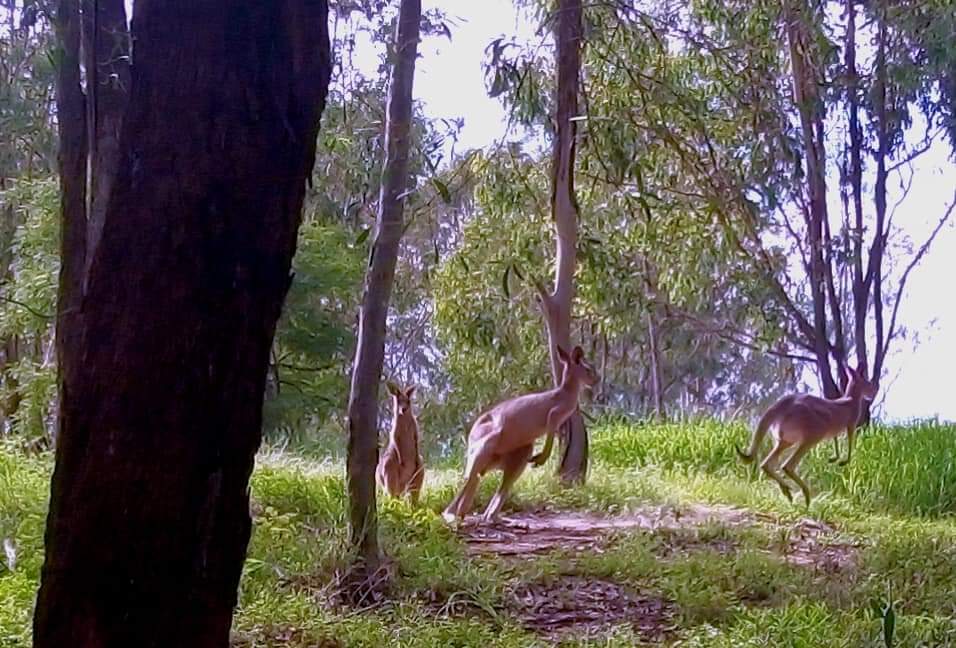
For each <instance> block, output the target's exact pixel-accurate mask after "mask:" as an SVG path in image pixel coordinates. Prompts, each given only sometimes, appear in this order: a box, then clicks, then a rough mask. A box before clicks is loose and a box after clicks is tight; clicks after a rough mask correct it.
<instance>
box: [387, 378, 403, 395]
mask: <svg viewBox="0 0 956 648" xmlns="http://www.w3.org/2000/svg"><path fill="white" fill-rule="evenodd" d="M385 388H386V389H388V391H389V392H390V393H391V394H392V395H393V396H398V395H399V394H401V393H402V390H401V389H399V388H398V385H396V384H395V383H393V382H392V381H391V380H388V381H386V382H385Z"/></svg>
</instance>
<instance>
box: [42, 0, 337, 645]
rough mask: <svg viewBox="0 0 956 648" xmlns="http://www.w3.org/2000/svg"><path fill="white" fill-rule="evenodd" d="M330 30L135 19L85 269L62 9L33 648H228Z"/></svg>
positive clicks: (72, 49)
mask: <svg viewBox="0 0 956 648" xmlns="http://www.w3.org/2000/svg"><path fill="white" fill-rule="evenodd" d="M326 21H327V7H326V3H325V2H324V1H323V0H223V1H220V2H197V1H196V0H167V1H166V2H142V3H139V4H138V5H137V7H136V16H135V19H134V22H133V25H132V33H133V39H134V42H135V51H134V56H135V65H134V66H133V67H132V70H131V76H132V79H131V84H130V93H129V99H128V102H127V104H126V107H125V111H124V112H125V114H124V115H123V119H122V130H121V136H120V138H119V142H118V152H117V155H116V156H115V159H116V161H117V163H116V167H115V169H113V170H112V171H114V172H115V175H114V177H113V182H112V185H111V189H110V191H109V194H108V199H107V202H106V205H105V211H104V214H105V215H104V222H103V228H102V236H101V237H100V239H99V244H98V245H97V246H96V247H95V248H91V255H90V258H89V262H88V263H87V262H86V261H87V258H86V253H85V248H86V240H87V231H86V228H85V224H86V216H87V214H86V213H85V210H84V207H85V200H84V187H85V165H84V164H81V161H82V160H84V158H85V142H84V136H83V134H84V133H86V132H87V129H86V127H85V125H84V123H83V115H84V114H85V112H86V111H85V110H84V108H83V95H82V93H81V90H80V77H79V69H78V66H77V64H78V58H79V56H78V51H79V50H78V47H77V40H78V36H77V35H78V33H79V19H78V16H77V12H76V0H61V2H60V5H59V15H58V28H59V33H60V36H61V39H62V44H63V52H64V54H63V58H62V60H61V61H60V71H59V74H60V78H59V95H60V96H59V99H58V101H59V106H60V112H59V120H60V127H61V136H62V140H61V145H62V149H61V174H62V186H63V218H64V220H63V234H64V236H63V270H62V274H61V294H60V306H59V318H58V325H59V330H58V336H59V341H58V349H59V356H60V361H61V365H60V372H61V378H60V425H59V427H60V432H59V439H58V443H57V450H56V468H55V471H54V474H53V481H52V487H51V500H50V512H49V517H48V520H47V531H46V560H45V563H44V567H43V573H42V577H41V586H40V591H39V595H38V599H37V607H36V614H35V618H34V645H35V646H37V647H41V648H45V647H51V648H52V647H54V646H55V647H57V648H59V647H62V646H71V647H75V648H87V647H90V648H92V647H96V648H100V647H114V646H115V647H121V646H122V647H124V648H125V647H128V646H138V647H139V646H142V647H152V646H155V647H160V646H162V647H168V646H177V647H182V648H190V647H193V646H196V647H199V646H202V647H207V646H216V647H221V648H225V647H226V646H227V645H228V637H229V627H230V623H231V619H232V611H233V607H234V605H235V603H236V592H237V586H238V582H239V576H240V573H241V569H242V563H243V560H244V557H245V552H246V546H247V543H248V539H249V534H250V528H251V525H250V519H249V511H248V481H249V475H250V473H251V471H252V467H253V458H254V455H255V452H256V449H257V448H258V446H259V442H260V425H261V412H262V395H263V387H264V383H265V376H266V368H267V362H268V355H269V348H270V345H271V342H272V337H273V333H274V331H275V324H276V320H277V318H278V317H279V312H280V309H281V306H282V301H283V299H284V296H285V293H286V291H287V289H288V286H289V282H290V279H291V277H290V265H291V260H292V255H293V253H294V250H295V241H296V233H297V230H298V225H299V221H300V211H301V206H302V199H303V195H304V190H305V180H306V178H307V176H308V175H309V173H310V171H311V168H312V163H313V158H314V154H315V141H316V133H317V129H318V120H319V116H320V114H321V111H322V108H323V105H324V100H325V93H326V89H327V86H328V78H329V72H330V69H331V66H330V57H329V49H328V48H329V46H328V33H327V23H326ZM85 268H88V269H89V271H88V276H84V275H86V274H87V273H86V272H85ZM84 285H85V287H86V290H85V291H84V290H83V286H84Z"/></svg>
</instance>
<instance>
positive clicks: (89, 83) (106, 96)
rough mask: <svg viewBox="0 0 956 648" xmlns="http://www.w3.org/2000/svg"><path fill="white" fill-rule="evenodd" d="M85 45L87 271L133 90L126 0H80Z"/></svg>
mask: <svg viewBox="0 0 956 648" xmlns="http://www.w3.org/2000/svg"><path fill="white" fill-rule="evenodd" d="M81 10H82V38H81V42H82V50H83V59H84V67H85V69H86V96H87V101H86V110H87V120H86V121H87V128H88V129H89V134H88V137H87V141H88V142H89V161H88V171H87V172H88V177H89V181H88V185H89V188H90V194H89V196H88V203H87V214H88V217H87V227H86V237H87V242H86V249H87V255H86V264H85V266H84V279H85V277H86V274H87V273H88V272H89V263H90V261H91V260H92V259H93V256H94V253H95V250H96V246H97V245H99V242H100V238H101V237H102V235H103V222H104V220H105V218H106V207H107V204H108V201H109V195H110V190H111V188H112V186H113V177H114V175H115V173H116V170H117V162H118V156H119V154H120V148H119V147H120V131H121V129H122V126H123V115H124V114H125V111H126V101H127V97H128V95H129V83H130V70H129V60H130V59H129V56H130V48H129V33H128V30H127V21H126V7H125V5H124V4H123V0H82V5H81Z"/></svg>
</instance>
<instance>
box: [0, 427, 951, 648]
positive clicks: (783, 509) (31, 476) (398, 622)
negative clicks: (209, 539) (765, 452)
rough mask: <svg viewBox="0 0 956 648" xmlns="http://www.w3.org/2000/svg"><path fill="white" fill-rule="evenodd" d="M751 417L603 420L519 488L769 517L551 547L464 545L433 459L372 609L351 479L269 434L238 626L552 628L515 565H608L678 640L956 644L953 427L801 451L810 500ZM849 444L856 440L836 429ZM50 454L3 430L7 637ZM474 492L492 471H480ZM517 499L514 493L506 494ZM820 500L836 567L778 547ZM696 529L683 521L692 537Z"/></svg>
mask: <svg viewBox="0 0 956 648" xmlns="http://www.w3.org/2000/svg"><path fill="white" fill-rule="evenodd" d="M748 435H749V430H748V429H746V428H744V427H743V426H740V425H726V424H721V423H715V422H709V421H702V422H694V423H690V422H688V423H681V424H624V423H616V424H605V425H603V426H599V427H596V428H595V429H594V430H593V436H592V445H591V452H592V466H591V470H590V474H589V478H588V483H587V484H586V485H585V486H583V487H580V488H575V489H565V488H563V487H561V486H560V485H559V484H558V483H557V482H556V480H555V479H554V478H553V477H552V471H551V470H549V469H547V468H546V469H540V470H529V471H528V472H527V473H526V475H525V476H524V477H523V478H522V480H521V481H520V482H519V484H518V487H517V489H516V492H515V495H514V497H513V499H512V502H511V505H510V508H511V510H514V509H541V508H551V509H564V508H568V509H587V510H590V511H593V512H598V513H601V514H609V515H613V514H618V513H623V512H626V511H628V510H637V509H640V508H641V507H647V506H649V505H661V504H670V505H675V506H687V505H690V504H692V503H697V502H709V503H712V504H723V505H733V506H738V507H745V508H747V509H750V510H752V511H754V513H755V515H756V513H759V518H760V519H768V520H773V523H772V524H763V525H749V526H740V527H732V528H730V527H726V526H721V525H719V524H717V525H713V526H711V527H706V528H702V529H697V530H695V531H694V532H693V533H692V534H691V533H690V532H686V533H685V532H678V531H664V530H659V531H647V530H633V531H627V532H621V533H619V534H616V535H615V536H614V537H613V541H611V542H609V543H608V544H607V546H604V547H602V549H601V550H600V551H591V552H584V553H580V552H572V551H568V552H563V551H557V552H553V553H546V554H542V555H537V556H535V557H533V558H530V559H523V560H501V559H493V558H488V557H482V558H478V557H473V556H470V555H469V554H468V552H467V551H466V547H465V545H464V543H463V542H462V541H461V539H460V537H459V536H458V535H456V533H455V532H454V531H452V530H451V529H449V528H448V527H447V526H446V525H445V524H444V523H443V522H442V521H441V519H440V517H439V516H438V513H439V512H440V511H441V509H442V507H443V506H444V505H445V504H446V503H447V502H448V500H449V499H450V498H451V497H452V495H453V494H454V492H455V488H456V487H457V485H458V480H459V478H460V474H459V469H458V468H455V467H452V468H441V469H438V470H433V471H429V473H428V475H427V477H426V490H425V492H424V494H423V502H422V506H421V507H420V508H418V509H413V508H412V507H410V506H409V505H408V504H407V503H405V502H401V501H396V500H390V499H387V498H386V499H385V500H384V501H381V502H380V512H381V540H382V546H383V547H384V548H385V551H386V552H387V554H388V556H389V558H390V560H391V561H392V564H394V580H393V583H392V586H391V591H390V592H389V595H388V597H386V598H385V599H384V600H380V601H374V602H373V603H375V605H370V609H367V610H357V609H355V608H354V607H345V606H342V605H340V604H339V603H338V601H337V599H336V597H335V592H334V588H333V584H334V582H335V575H336V573H337V571H338V570H340V569H341V567H342V566H343V564H344V563H345V561H346V559H347V546H346V493H345V489H344V484H343V480H342V467H341V465H340V464H339V463H331V462H322V461H314V460H311V459H309V460H307V459H303V458H302V457H301V456H297V455H295V454H293V453H291V452H289V451H288V450H286V451H282V452H278V451H271V452H270V451H264V452H263V453H262V454H261V455H260V458H259V462H258V468H257V470H256V472H255V473H254V475H253V480H252V497H253V504H252V512H253V515H254V518H255V530H254V534H253V538H252V541H251V544H250V547H249V558H248V560H247V561H246V565H245V568H244V573H243V579H242V584H241V588H240V603H239V608H238V610H237V613H236V618H235V623H234V642H233V643H234V645H235V646H243V647H247V648H252V647H257V648H258V647H266V646H290V647H292V648H298V647H301V648H304V647H306V646H310V647H313V646H369V647H373V646H374V647H381V646H423V647H429V646H436V647H437V646H481V647H482V648H486V647H490V646H501V647H518V646H522V647H523V646H529V645H547V643H548V642H547V640H546V639H545V638H543V637H541V636H540V635H536V634H534V633H533V632H531V631H529V630H528V629H527V628H525V627H524V626H523V625H522V623H521V622H520V621H519V619H518V617H517V615H516V614H515V613H514V610H513V605H512V592H513V590H514V588H515V586H516V585H518V584H521V583H536V582H549V581H553V580H559V579H561V578H567V577H571V576H574V577H583V578H586V579H601V580H602V581H607V582H613V583H617V584H620V585H623V586H625V587H627V588H629V589H630V590H631V591H634V592H643V593H646V594H648V595H652V596H655V597H659V598H660V599H661V600H666V601H668V602H669V604H671V605H673V608H674V610H676V612H675V614H674V618H673V625H674V627H673V628H672V629H671V630H670V631H669V632H668V634H667V635H666V636H667V639H666V643H668V644H669V645H674V646H686V647H692V646H726V647H728V648H729V647H739V646H761V647H762V646H770V645H774V646H794V647H797V646H807V647H811V646H812V647H819V646H834V647H837V646H840V647H843V646H884V645H885V640H884V638H883V634H882V633H883V626H884V624H883V619H882V618H881V615H882V616H885V613H886V610H887V609H890V610H892V614H893V617H894V619H895V629H894V632H893V638H894V643H893V645H894V646H956V621H954V619H956V597H954V596H953V592H956V518H954V517H953V516H954V513H956V428H953V427H947V426H941V425H934V424H919V425H911V426H906V427H890V428H876V429H873V430H871V431H867V432H865V433H863V434H862V435H861V437H860V438H859V440H858V443H857V447H856V451H855V453H854V457H853V461H852V463H851V464H850V465H849V466H847V467H845V468H838V467H836V466H834V465H832V464H830V463H829V462H828V461H827V458H828V456H829V455H830V454H831V453H832V452H833V450H832V448H820V449H817V450H816V451H815V452H814V453H813V454H812V455H811V456H809V457H808V458H807V461H805V462H804V464H803V468H804V474H805V476H806V477H807V481H808V482H809V484H810V486H811V488H812V489H813V491H814V494H815V499H814V502H813V504H812V506H811V507H810V509H809V510H806V509H804V507H803V506H802V505H799V504H790V503H789V502H787V501H786V500H785V499H784V498H783V497H782V495H781V494H780V492H779V490H778V489H777V488H776V486H775V485H774V484H772V483H770V482H768V480H766V479H763V478H762V477H761V476H759V474H758V473H757V472H755V471H754V470H753V469H752V468H750V467H747V466H743V465H742V464H740V463H739V462H738V461H737V460H736V454H735V452H734V444H738V445H740V446H743V445H745V444H746V443H747V442H748V440H749V439H748ZM840 451H841V452H845V451H846V449H845V446H841V448H840ZM50 468H51V461H50V459H49V457H46V456H40V457H36V456H27V455H24V454H22V453H21V452H20V451H18V450H15V449H12V448H10V447H3V448H0V540H3V539H8V540H10V543H9V544H10V546H13V547H14V549H15V555H16V560H15V564H14V565H13V569H12V570H11V569H9V566H8V565H7V559H5V558H4V557H3V556H4V554H0V646H3V648H8V647H9V648H14V647H25V646H28V645H29V644H30V617H31V612H32V606H33V600H34V597H35V591H36V585H37V579H38V575H39V570H40V566H41V563H42V530H43V523H44V518H45V509H46V497H47V495H46V494H47V489H48V480H49V472H50ZM485 481H486V483H485V484H483V485H482V489H481V491H480V494H479V502H478V506H481V505H482V504H484V503H485V502H487V501H488V498H489V497H490V495H491V493H492V491H493V489H494V487H495V482H496V481H497V480H496V479H495V478H489V479H486V480H485ZM506 511H507V509H506ZM807 518H810V519H812V520H815V521H819V522H821V523H823V524H825V525H827V526H828V527H830V528H832V529H833V530H834V533H836V534H837V535H838V536H839V537H840V538H842V539H846V540H847V542H848V544H852V546H853V547H855V549H854V551H855V552H856V554H855V555H856V558H855V563H854V566H853V567H852V568H849V569H845V570H842V571H836V572H833V573H830V572H827V571H826V570H822V569H817V568H814V567H813V565H810V566H807V565H801V564H795V563H793V562H791V561H788V560H786V559H785V553H786V547H787V546H788V543H789V542H791V538H790V535H789V534H791V533H794V531H793V529H796V528H797V527H798V526H799V524H801V523H802V521H804V520H806V519H807ZM685 536H686V537H685ZM640 640H641V637H640V636H639V635H638V634H635V632H634V631H632V630H631V629H630V628H629V627H624V626H617V627H613V628H609V629H608V630H607V631H606V632H605V633H602V634H601V635H599V636H593V637H584V636H578V637H577V638H575V639H574V640H568V641H567V642H566V644H567V645H595V646H598V645H599V646H631V645H635V643H639V642H640Z"/></svg>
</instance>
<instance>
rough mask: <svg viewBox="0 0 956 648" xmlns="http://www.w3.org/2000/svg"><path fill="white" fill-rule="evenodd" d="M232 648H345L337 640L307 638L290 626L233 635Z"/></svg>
mask: <svg viewBox="0 0 956 648" xmlns="http://www.w3.org/2000/svg"><path fill="white" fill-rule="evenodd" d="M229 645H230V647H231V648H256V647H257V646H290V647H292V646H294V647H295V648H344V644H342V643H341V642H339V641H338V640H337V639H332V638H330V637H322V638H320V639H315V638H311V637H308V636H306V634H305V633H304V632H303V631H302V630H301V629H299V628H294V627H292V626H289V625H268V626H260V627H257V628H255V629H253V630H251V631H248V632H243V633H233V635H232V638H231V639H230V641H229Z"/></svg>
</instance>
